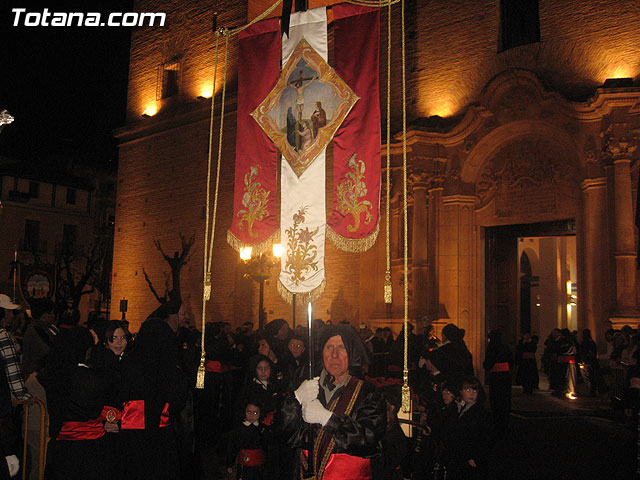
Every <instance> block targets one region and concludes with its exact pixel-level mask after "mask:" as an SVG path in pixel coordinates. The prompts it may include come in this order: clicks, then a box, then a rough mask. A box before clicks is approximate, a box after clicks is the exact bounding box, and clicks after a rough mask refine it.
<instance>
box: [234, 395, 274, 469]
mask: <svg viewBox="0 0 640 480" xmlns="http://www.w3.org/2000/svg"><path fill="white" fill-rule="evenodd" d="M261 405H262V404H261V402H260V401H259V400H257V399H248V400H247V401H245V402H244V415H243V420H242V422H241V424H240V425H239V426H238V427H237V428H235V429H233V430H232V431H231V432H230V435H229V443H228V444H227V456H226V461H225V464H226V467H227V472H228V473H233V465H234V464H236V469H237V472H236V478H237V479H238V480H263V479H264V478H265V473H266V464H267V452H268V451H269V435H268V433H267V430H266V428H265V426H264V425H263V424H262V415H261V412H262V409H261Z"/></svg>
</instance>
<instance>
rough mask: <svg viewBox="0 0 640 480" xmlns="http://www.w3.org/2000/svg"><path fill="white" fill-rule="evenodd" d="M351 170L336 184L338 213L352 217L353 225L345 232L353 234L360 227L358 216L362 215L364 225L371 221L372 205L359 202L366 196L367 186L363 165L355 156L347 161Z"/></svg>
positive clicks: (367, 202) (362, 201) (348, 226)
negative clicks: (363, 215)
mask: <svg viewBox="0 0 640 480" xmlns="http://www.w3.org/2000/svg"><path fill="white" fill-rule="evenodd" d="M348 165H349V168H350V169H351V171H350V172H348V173H347V174H346V175H345V177H347V178H346V179H345V180H344V181H343V182H342V183H339V184H338V188H337V193H338V211H339V212H340V213H341V214H342V215H351V216H353V224H352V225H347V230H349V231H350V232H355V231H356V230H358V228H359V227H360V214H361V213H364V214H365V217H364V223H365V224H368V223H370V222H371V220H372V219H373V215H371V211H370V209H371V208H373V205H372V204H371V202H370V201H368V200H361V199H362V198H364V197H366V196H367V184H366V183H365V181H364V171H365V165H364V162H363V161H362V160H357V159H356V155H355V154H353V156H352V157H351V158H350V159H349V163H348Z"/></svg>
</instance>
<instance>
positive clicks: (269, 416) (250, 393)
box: [239, 355, 283, 426]
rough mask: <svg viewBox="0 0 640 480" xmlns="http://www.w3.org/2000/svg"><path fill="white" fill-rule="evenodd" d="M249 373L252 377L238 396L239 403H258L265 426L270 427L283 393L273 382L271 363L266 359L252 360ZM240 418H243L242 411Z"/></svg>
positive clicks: (261, 356)
mask: <svg viewBox="0 0 640 480" xmlns="http://www.w3.org/2000/svg"><path fill="white" fill-rule="evenodd" d="M254 362H255V363H253V364H252V367H253V368H252V369H251V371H253V372H254V375H253V377H252V378H251V379H250V380H248V381H247V383H246V385H245V387H244V389H243V391H242V393H241V394H240V396H239V400H240V403H241V404H242V405H244V404H245V403H246V402H247V401H248V400H250V399H256V400H258V401H259V402H260V406H261V411H262V418H263V422H264V424H265V425H267V426H268V425H271V421H272V420H273V415H274V414H275V412H276V410H277V409H278V408H280V404H281V403H282V397H283V393H282V391H281V390H280V388H279V387H280V385H278V384H277V383H275V382H274V381H273V363H272V362H271V360H269V358H268V357H265V356H264V355H260V356H259V357H258V358H256V359H255V360H254ZM239 416H240V417H243V416H244V411H242V412H241V415H239Z"/></svg>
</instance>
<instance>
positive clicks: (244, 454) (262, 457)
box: [238, 449, 267, 467]
mask: <svg viewBox="0 0 640 480" xmlns="http://www.w3.org/2000/svg"><path fill="white" fill-rule="evenodd" d="M266 460H267V455H266V454H265V453H264V450H247V449H245V450H240V452H238V463H239V464H240V465H244V466H245V467H260V466H261V465H264V464H265V462H266Z"/></svg>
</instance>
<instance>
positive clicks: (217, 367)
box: [204, 360, 229, 373]
mask: <svg viewBox="0 0 640 480" xmlns="http://www.w3.org/2000/svg"><path fill="white" fill-rule="evenodd" d="M204 369H205V370H206V371H207V372H213V373H227V372H228V371H229V365H224V364H222V363H220V362H219V361H217V360H207V361H206V362H204Z"/></svg>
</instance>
